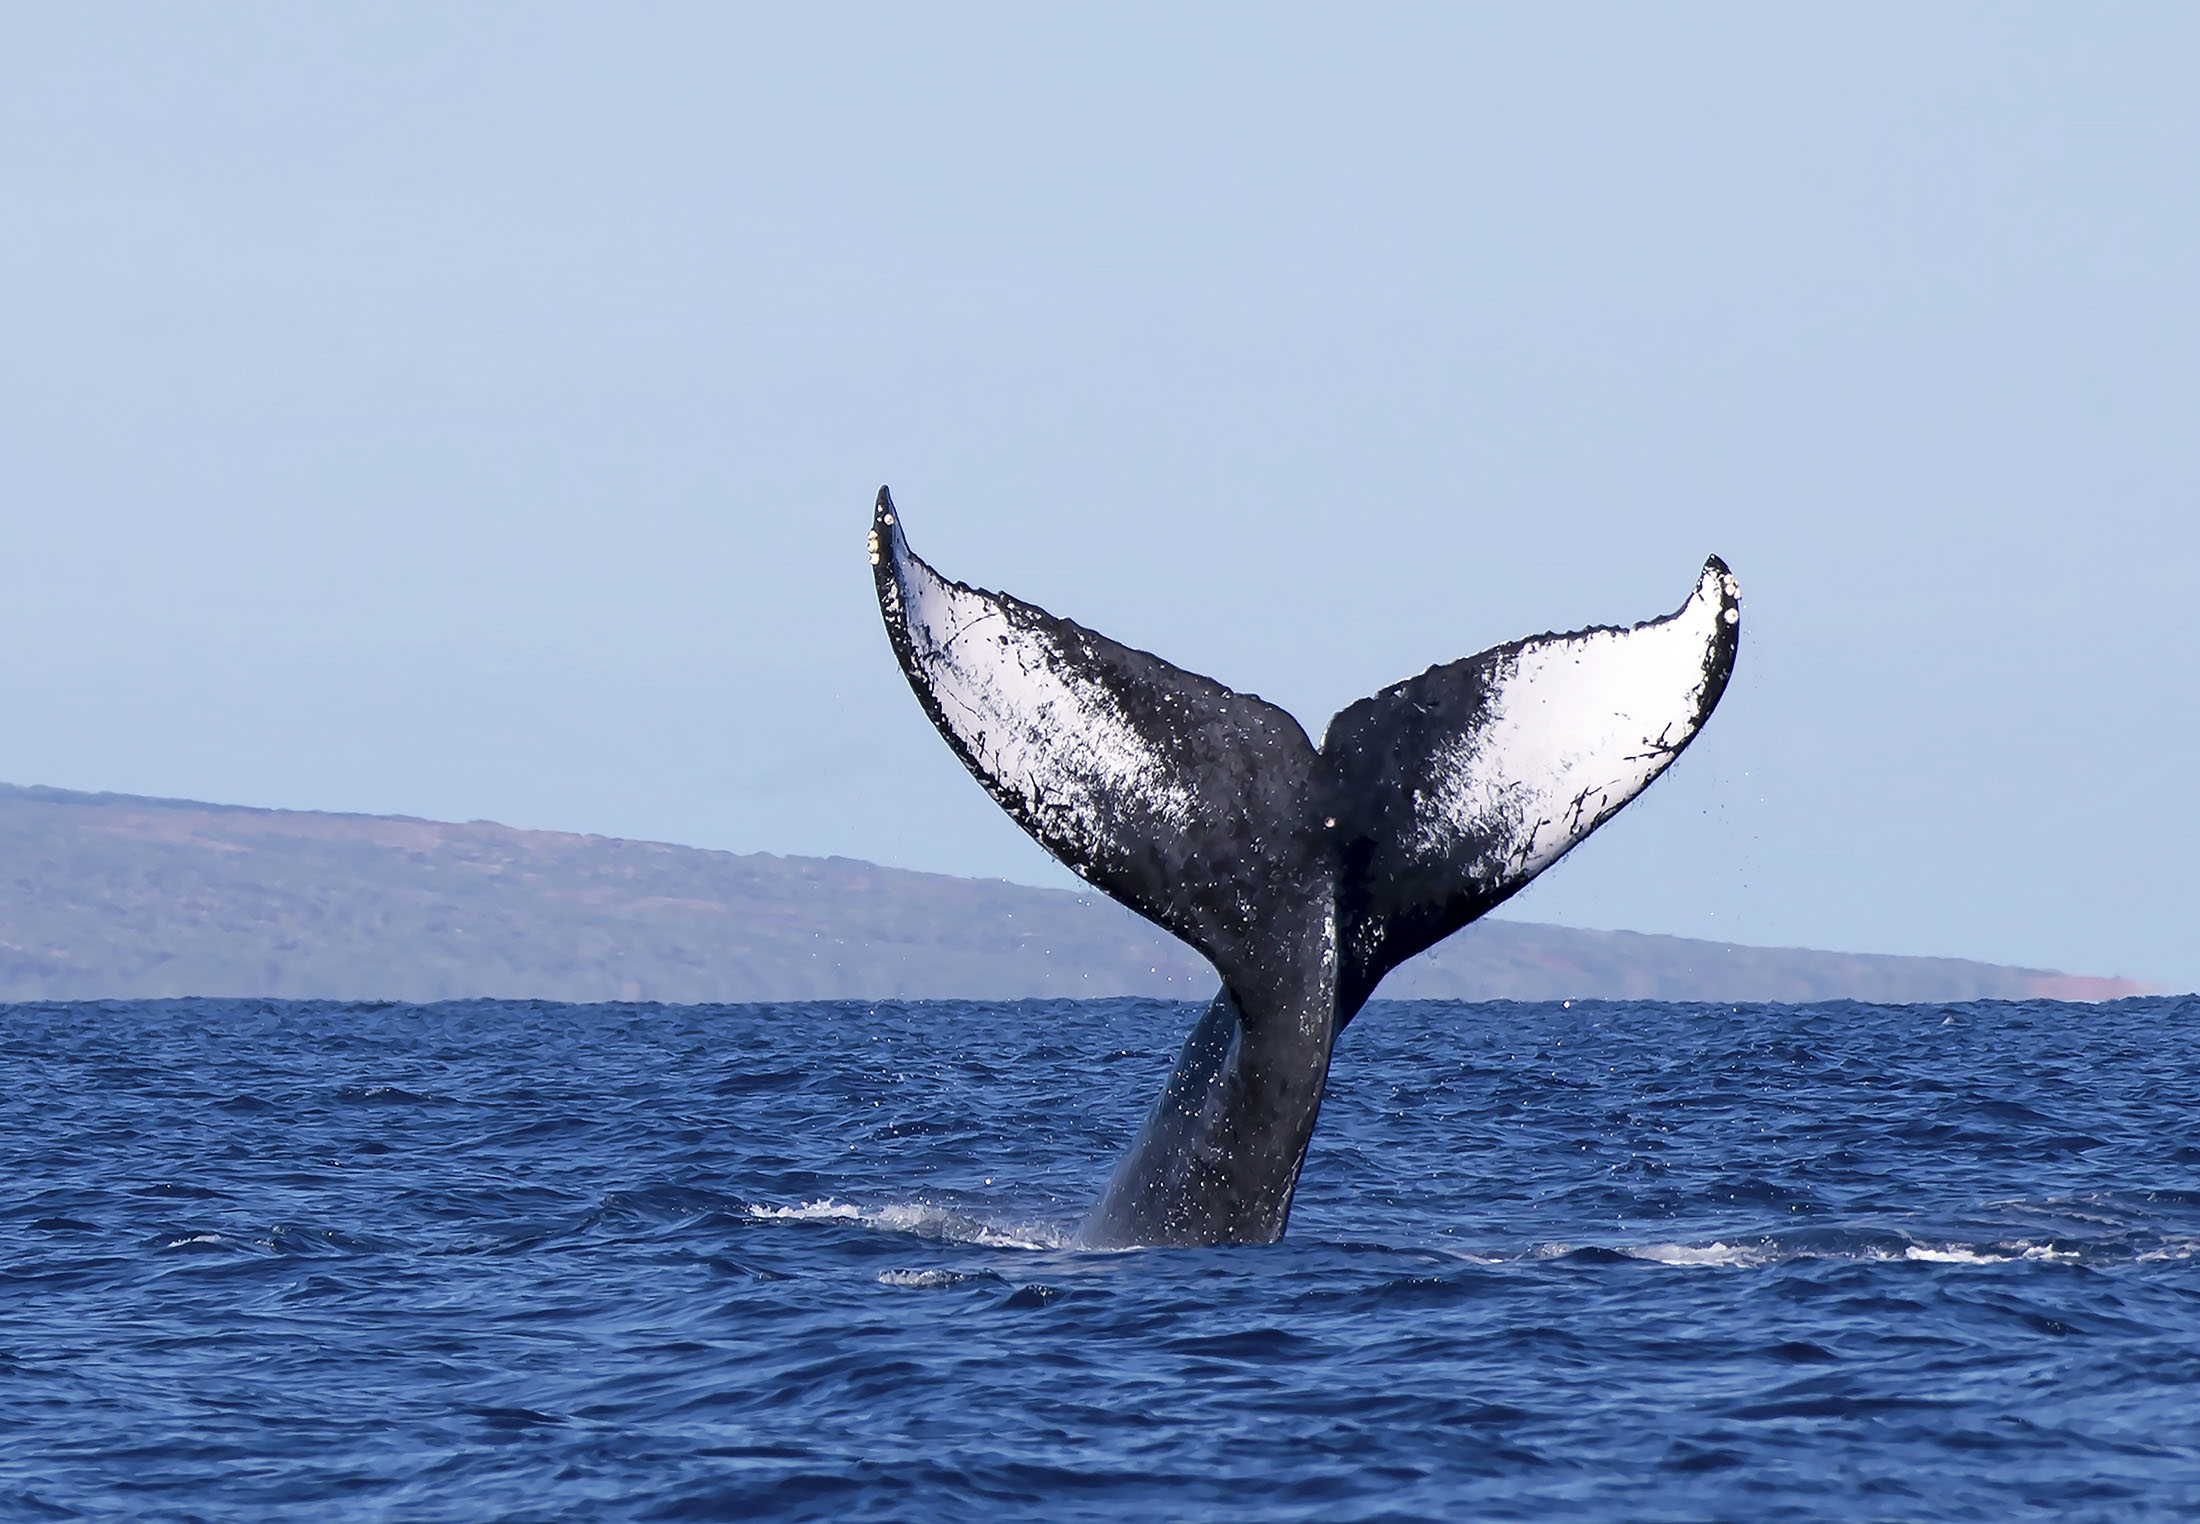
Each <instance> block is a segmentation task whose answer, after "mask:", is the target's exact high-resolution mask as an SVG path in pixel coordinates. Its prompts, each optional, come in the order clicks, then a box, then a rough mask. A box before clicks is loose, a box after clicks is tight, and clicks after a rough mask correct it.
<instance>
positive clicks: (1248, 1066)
mask: <svg viewBox="0 0 2200 1524" xmlns="http://www.w3.org/2000/svg"><path fill="white" fill-rule="evenodd" d="M870 556H871V567H872V573H873V580H874V581H875V582H876V584H877V590H878V602H879V611H880V613H881V614H882V615H883V616H884V617H885V621H886V633H887V636H888V638H889V639H890V640H891V642H892V644H893V648H894V655H895V656H896V657H897V658H898V659H899V661H900V663H901V670H902V672H903V674H904V675H905V676H907V678H908V679H909V686H910V687H911V688H912V689H913V690H915V692H916V695H917V701H918V703H920V704H921V705H923V707H924V712H925V713H926V714H927V715H929V716H930V717H931V720H932V723H933V725H934V726H936V727H937V728H938V730H939V733H940V734H941V736H942V737H944V738H945V739H946V741H947V744H948V745H949V747H951V748H952V749H953V750H954V752H955V755H956V756H958V757H960V758H961V759H962V761H963V764H964V765H965V766H966V767H968V768H969V769H970V771H971V772H972V773H973V774H974V775H975V776H976V777H977V780H978V781H979V782H980V783H981V784H983V785H984V786H985V788H986V791H987V792H988V793H990V794H991V795H992V796H993V798H994V799H995V801H997V802H998V803H999V804H1000V806H1001V808H1003V809H1004V810H1006V811H1007V812H1008V813H1009V815H1010V816H1011V817H1013V818H1014V819H1015V821H1016V823H1017V824H1018V825H1020V826H1022V827H1023V828H1024V829H1025V830H1026V831H1027V832H1029V833H1030V834H1031V835H1032V836H1033V837H1034V838H1035V839H1036V840H1037V841H1038V842H1039V844H1040V845H1041V846H1043V847H1045V848H1046V849H1047V851H1049V852H1051V853H1052V854H1053V855H1054V856H1055V857H1056V858H1058V859H1059V860H1060V861H1061V862H1063V863H1064V864H1065V865H1067V866H1068V867H1069V868H1070V869H1071V870H1072V871H1074V872H1075V873H1077V874H1078V876H1079V877H1081V878H1083V879H1084V880H1085V881H1086V882H1087V883H1089V884H1091V885H1092V886H1093V887H1094V888H1096V889H1098V890H1100V891H1101V892H1102V893H1104V894H1106V895H1108V896H1110V897H1111V898H1113V899H1115V900H1118V901H1120V902H1121V903H1122V904H1124V905H1126V906H1128V907H1129V908H1130V909H1132V910H1134V911H1136V912H1137V913H1138V914H1140V915H1142V916H1144V917H1146V918H1147V919H1148V920H1150V921H1153V922H1155V923H1156V924H1158V925H1160V926H1162V927H1163V928H1165V929H1166V930H1168V931H1170V932H1172V933H1174V934H1175V935H1176V936H1178V937H1180V938H1182V939H1183V940H1184V941H1186V942H1188V943H1190V944H1191V945H1192V946H1193V947H1195V948H1197V949H1198V950H1199V951H1200V952H1201V953H1203V954H1204V955H1205V956H1206V957H1207V959H1208V960H1209V961H1210V962H1211V963H1213V964H1214V966H1215V971H1216V973H1217V974H1219V975H1220V976H1221V980H1222V988H1221V991H1220V993H1218V994H1217V995H1216V996H1215V998H1214V1002H1213V1004H1212V1005H1210V1006H1209V1007H1208V1008H1207V1012H1206V1014H1205V1015H1204V1016H1202V1017H1201V1018H1200V1020H1199V1022H1198V1024H1197V1025H1196V1026H1194V1027H1193V1029H1192V1033H1191V1036H1190V1037H1189V1038H1188V1039H1187V1040H1186V1042H1185V1044H1184V1050H1183V1053H1182V1055H1181V1056H1180V1057H1179V1058H1178V1060H1177V1064H1176V1069H1175V1072H1174V1073H1172V1074H1171V1075H1170V1076H1169V1081H1168V1083H1167V1085H1166V1086H1165V1087H1164V1088H1163V1090H1162V1092H1161V1098H1160V1099H1159V1100H1158V1101H1156V1102H1155V1103H1154V1107H1153V1110H1152V1112H1151V1113H1150V1114H1149V1115H1148V1116H1147V1118H1146V1121H1145V1125H1144V1127H1143V1128H1142V1130H1141V1131H1140V1132H1139V1134H1138V1137H1137V1138H1136V1140H1135V1141H1134V1142H1133V1143H1132V1144H1131V1147H1130V1150H1129V1152H1127V1153H1126V1154H1125V1155H1124V1156H1123V1159H1122V1161H1121V1162H1120V1163H1119V1164H1118V1165H1117V1166H1116V1168H1115V1172H1114V1174H1113V1175H1112V1176H1111V1178H1110V1179H1109V1181H1108V1184H1107V1187H1106V1188H1105V1189H1104V1190H1103V1191H1102V1192H1101V1194H1100V1197H1099V1199H1098V1200H1097V1201H1096V1202H1095V1203H1094V1204H1093V1206H1092V1209H1091V1210H1090V1211H1089V1212H1088V1213H1087V1214H1086V1216H1085V1218H1084V1220H1083V1222H1082V1223H1081V1224H1080V1225H1079V1227H1078V1229H1077V1233H1076V1241H1077V1242H1079V1243H1081V1244H1084V1245H1088V1246H1091V1247H1095V1248H1100V1247H1110V1248H1112V1247H1127V1246H1131V1245H1147V1244H1154V1245H1158V1244H1179V1245H1192V1244H1225V1243H1229V1244H1240V1243H1243V1244H1256V1243H1272V1242H1274V1241H1275V1240H1276V1239H1278V1238H1280V1237H1281V1236H1282V1235H1283V1231H1284V1228H1285V1225H1286V1224H1287V1223H1288V1221H1289V1219H1290V1215H1291V1195H1292V1192H1293V1190H1294V1189H1295V1188H1296V1186H1297V1184H1298V1178H1299V1167H1300V1165H1301V1164H1303V1163H1304V1162H1305V1159H1306V1148H1307V1143H1308V1141H1309V1140H1310V1139H1311V1138H1312V1137H1313V1133H1314V1121H1315V1118H1316V1116H1317V1115H1318V1114H1319V1112H1320V1110H1321V1100H1322V1088H1323V1086H1324V1084H1325V1083H1326V1082H1327V1079H1328V1075H1329V1062H1330V1056H1331V1054H1332V1053H1333V1052H1334V1051H1335V1048H1336V1044H1337V1039H1338V1037H1339V1036H1340V1035H1341V1034H1342V1033H1343V1032H1344V1029H1345V1027H1346V1025H1347V1024H1348V1023H1350V1022H1351V1020H1352V1018H1353V1017H1354V1016H1355V1015H1357V1014H1358V1013H1359V1010H1360V1008H1361V1007H1362V1006H1363V1005H1365V1004H1366V1003H1367V1000H1368V997H1369V996H1370V995H1372V994H1373V993H1374V992H1375V987H1376V985H1377V984H1379V983H1380V982H1381V981H1382V978H1383V975H1384V974H1386V973H1388V972H1389V971H1390V970H1391V969H1393V968H1395V967H1397V966H1398V965H1399V964H1400V963H1403V962H1404V961H1405V960H1406V959H1408V958H1410V957H1412V956H1413V955H1414V954H1415V953H1418V952H1421V951H1422V950H1424V949H1426V948H1429V947H1432V946H1434V945H1435V944H1436V943H1437V942H1439V941H1441V940H1443V939H1444V938H1445V937H1447V936H1450V935H1451V934H1452V933H1453V932H1455V931H1457V930H1458V929H1459V928H1460V927H1462V926H1465V925H1466V924H1467V923H1468V922H1470V921H1472V920H1474V919H1475V918H1476V917H1478V916H1480V915H1482V914H1484V913H1485V912H1487V911H1489V910H1490V909H1492V908H1494V907H1495V906H1497V905H1499V904H1502V903H1503V902H1504V901H1505V900H1506V899H1507V898H1509V897H1510V896H1512V895H1513V894H1516V893H1518V892H1519V890H1520V889H1521V888H1522V887H1523V886H1525V885H1526V884H1527V883H1528V882H1529V880H1531V879H1533V878H1534V877H1535V876H1536V875H1537V874H1539V873H1541V872H1542V871H1543V870H1544V869H1545V868H1548V867H1549V866H1550V865H1551V864H1552V863H1554V862H1556V861H1558V859H1559V858H1560V857H1562V856H1564V855H1565V854H1566V853H1567V852H1568V851H1570V850H1571V849H1572V848H1573V847H1574V846H1575V845H1577V844H1578V843H1579V842H1580V841H1581V840H1582V839H1583V838H1584V837H1586V836H1587V835H1588V834H1589V833H1590V832H1591V831H1594V830H1595V829H1596V828H1597V827H1598V826H1600V825H1602V824H1603V823H1604V822H1605V821H1607V820H1609V819H1611V818H1612V816H1613V814H1615V813H1616V812H1617V811H1618V810H1619V808H1620V807H1621V806H1622V805H1624V804H1626V803H1627V801H1628V800H1630V799H1632V798H1634V797H1635V796H1636V795H1637V794H1639V793H1641V792H1642V791H1643V789H1645V788H1646V787H1648V786H1649V784H1650V782H1651V781H1652V780H1653V779H1655V778H1656V777H1657V776H1658V775H1659V774H1660V773H1662V772H1664V771H1665V770H1666V768H1668V767H1669V766H1671V765H1672V763H1673V759H1674V758H1675V757H1677V756H1679V755H1680V753H1681V749H1682V748H1683V747H1685V746H1687V745H1688V743H1689V741H1690V740H1692V739H1693V738H1694V737H1695V735H1696V732H1697V731H1698V730H1699V729H1701V728H1702V726H1703V723H1704V721H1705V720H1706V719H1707V718H1708V717H1709V716H1710V714H1711V711H1712V709H1713V707H1714V706H1716V705H1717V703H1718V702H1719V695H1720V694H1721V693H1723V692H1724V691H1725V690H1726V684H1727V678H1728V677H1729V675H1730V674H1731V673H1732V672H1733V669H1734V654H1735V651H1736V650H1737V648H1738V647H1739V644H1740V639H1741V607H1740V603H1739V594H1738V589H1737V588H1736V586H1735V582H1734V577H1733V575H1732V574H1731V573H1730V572H1729V571H1728V570H1727V568H1726V563H1724V562H1723V561H1721V560H1720V559H1719V558H1718V557H1716V556H1713V557H1712V558H1711V559H1709V560H1708V561H1706V562H1705V563H1704V567H1703V572H1702V574H1701V575H1700V576H1699V577H1698V578H1697V580H1696V586H1695V588H1694V590H1693V591H1692V592H1691V593H1690V594H1689V596H1688V600H1687V601H1686V602H1685V603H1683V604H1682V605H1681V606H1680V607H1679V608H1678V609H1677V610H1675V611H1674V612H1673V613H1671V614H1668V615H1666V616H1665V617H1664V618H1662V619H1652V620H1648V621H1646V622H1644V623H1642V624H1637V625H1634V626H1632V627H1630V628H1626V629H1621V628H1617V627H1598V628H1593V629H1587V630H1577V631H1575V632H1573V633H1571V634H1566V635H1537V636H1533V637H1530V638H1528V639H1525V640H1516V641H1512V642H1510V643H1508V644H1505V645H1501V646H1497V647H1494V648H1492V649H1490V650H1487V651H1484V652H1482V653H1481V654H1480V655H1479V656H1470V657H1467V658H1465V659H1464V660H1460V661H1454V662H1451V663H1449V664H1447V665H1443V666H1435V667H1430V668H1429V669H1428V670H1427V671H1426V672H1423V673H1422V674H1421V675H1420V676H1418V677H1410V678H1407V679H1406V680H1405V681H1404V682H1400V683H1394V684H1392V685H1391V686H1390V687H1388V688H1385V689H1384V690H1383V691H1382V692H1380V693H1378V694H1376V695H1375V696H1374V697H1373V698H1366V699H1362V700H1360V701H1359V702H1358V703H1356V704H1353V705H1351V706H1349V707H1348V708H1346V709H1345V710H1343V711H1342V712H1341V713H1339V714H1338V715H1337V716H1336V717H1335V718H1333V719H1332V720H1331V721H1330V722H1329V728H1328V730H1327V732H1326V733H1325V734H1324V735H1323V736H1322V739H1321V743H1320V744H1319V745H1318V746H1317V745H1316V744H1315V743H1314V742H1313V741H1312V740H1310V739H1309V738H1308V736H1307V734H1306V732H1305V731H1304V730H1303V729H1302V728H1300V726H1299V723H1298V721H1296V720H1295V719H1293V718H1292V717H1291V716H1290V715H1289V714H1287V713H1285V712H1284V711H1283V710H1281V709H1279V708H1277V707H1276V706H1275V705H1273V704H1270V703H1268V702H1266V701H1265V700H1263V699H1259V698H1256V697H1254V696H1253V695H1251V694H1246V693H1237V692H1233V691H1232V690H1231V689H1229V688H1226V687H1224V686H1223V685H1222V684H1220V683H1218V682H1216V681H1214V680H1213V679H1212V678H1207V677H1201V676H1199V675H1197V674H1196V673H1192V672H1186V671H1184V670H1183V669H1182V668H1179V667H1174V666H1171V665H1170V664H1169V663H1168V662H1166V661H1163V660H1162V659H1161V658H1160V657H1158V656H1153V655H1150V654H1149V653H1147V652H1144V651H1139V650H1133V649H1132V648H1131V647H1129V646H1125V645H1121V644H1118V643H1117V642H1115V641H1113V640H1110V639H1108V638H1107V637H1106V636H1104V635H1101V634H1098V633H1096V632H1094V631H1092V630H1088V629H1086V628H1085V627H1084V626H1082V625H1079V624H1076V623H1073V622H1072V621H1070V620H1067V619H1060V618H1056V617H1055V616H1054V615H1052V614H1049V613H1047V612H1046V611H1045V610H1044V609H1040V608H1036V607H1034V606H1033V605H1031V604H1028V603H1024V602H1021V601H1020V600H1018V599H1015V598H1011V597H1008V596H1006V595H1005V594H1001V593H991V592H985V591H982V590H980V589H977V588H973V587H968V586H965V585H964V584H963V583H960V582H951V581H948V580H947V579H945V578H943V577H942V576H940V575H939V573H937V572H935V571H934V570H933V569H932V568H931V567H930V566H928V565H926V564H925V563H924V562H923V561H922V560H920V559H918V557H917V556H916V554H915V553H914V552H912V551H911V550H910V549H909V541H908V537H907V536H906V535H905V534H904V533H903V526H902V522H901V516H900V514H899V513H897V512H896V511H895V508H894V500H893V497H892V495H891V494H890V493H889V492H888V491H887V490H886V488H884V487H881V488H880V489H879V494H878V501H877V505H876V507H875V509H874V510H873V513H872V521H871V535H870Z"/></svg>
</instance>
